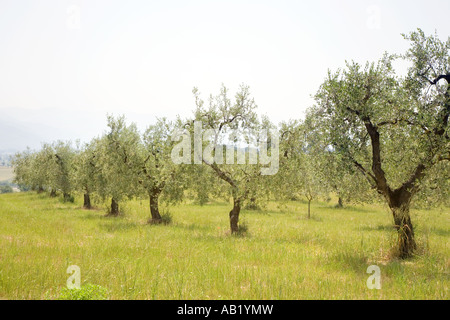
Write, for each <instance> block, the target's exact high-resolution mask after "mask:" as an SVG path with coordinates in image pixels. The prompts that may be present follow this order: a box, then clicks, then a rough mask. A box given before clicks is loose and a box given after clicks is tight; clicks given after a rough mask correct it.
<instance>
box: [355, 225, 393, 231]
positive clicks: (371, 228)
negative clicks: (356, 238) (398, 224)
mask: <svg viewBox="0 0 450 320" xmlns="http://www.w3.org/2000/svg"><path fill="white" fill-rule="evenodd" d="M357 229H358V230H359V231H396V230H395V228H394V226H393V225H392V224H389V225H384V224H380V225H378V226H364V227H362V228H357Z"/></svg>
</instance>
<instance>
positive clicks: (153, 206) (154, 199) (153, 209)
mask: <svg viewBox="0 0 450 320" xmlns="http://www.w3.org/2000/svg"><path fill="white" fill-rule="evenodd" d="M159 195H160V192H157V191H153V192H149V196H150V214H151V215H152V217H151V219H150V220H149V221H148V222H149V223H151V224H160V223H162V217H161V214H160V213H159V204H158V203H159Z"/></svg>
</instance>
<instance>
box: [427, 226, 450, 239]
mask: <svg viewBox="0 0 450 320" xmlns="http://www.w3.org/2000/svg"><path fill="white" fill-rule="evenodd" d="M430 233H434V234H435V235H437V236H442V237H449V236H450V230H448V229H440V228H431V229H430Z"/></svg>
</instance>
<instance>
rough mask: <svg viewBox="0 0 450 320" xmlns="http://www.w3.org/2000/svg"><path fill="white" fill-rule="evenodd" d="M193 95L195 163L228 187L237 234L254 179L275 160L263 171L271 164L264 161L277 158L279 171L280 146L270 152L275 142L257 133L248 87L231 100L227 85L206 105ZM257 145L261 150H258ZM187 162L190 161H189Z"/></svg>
mask: <svg viewBox="0 0 450 320" xmlns="http://www.w3.org/2000/svg"><path fill="white" fill-rule="evenodd" d="M193 93H194V96H195V101H196V107H197V109H196V111H195V121H193V122H192V126H191V128H190V129H191V132H194V152H193V153H192V155H193V163H194V164H202V163H203V164H204V165H206V166H208V167H209V168H210V169H211V170H212V171H213V172H214V174H215V175H217V177H219V178H220V179H221V180H223V181H224V182H225V183H226V184H227V185H228V186H229V188H230V193H231V197H232V199H233V208H232V209H231V211H230V213H229V218H230V229H231V233H232V234H235V233H238V232H239V214H240V211H241V207H242V205H243V202H244V201H245V200H246V199H247V198H248V196H249V194H250V191H251V188H252V187H253V186H255V180H257V179H260V178H261V176H262V175H264V172H265V170H264V169H267V170H270V169H272V168H273V167H272V165H273V164H274V163H273V161H271V162H270V165H271V168H261V164H268V163H266V161H265V160H266V159H265V158H270V160H272V158H273V157H274V156H276V164H275V165H276V171H278V153H277V148H278V146H276V148H273V149H271V146H272V145H275V144H276V142H275V141H272V142H271V143H269V144H268V141H269V137H268V135H266V136H259V135H258V134H256V135H255V134H254V133H255V132H259V131H260V130H261V126H260V125H261V124H260V122H259V121H258V118H257V115H256V113H255V109H256V104H255V102H254V99H253V98H251V97H250V92H249V88H248V87H247V86H244V85H242V86H241V87H240V89H239V91H238V92H237V93H236V95H235V97H234V100H232V99H230V97H229V93H228V89H227V88H226V87H225V86H222V88H221V91H220V93H219V94H218V95H217V96H212V95H211V96H210V97H209V100H208V102H207V103H205V102H204V101H203V100H202V99H201V98H200V94H199V92H198V90H197V89H196V88H195V89H194V90H193ZM258 143H260V146H262V147H260V148H257V146H258ZM198 147H200V149H198ZM203 147H205V148H203ZM269 153H270V156H269ZM247 155H248V161H246V159H247ZM189 156H190V154H189ZM258 156H259V161H258V162H257V161H255V160H256V158H257V157H258ZM262 159H263V161H261V160H262ZM187 160H188V162H190V161H191V159H190V158H188V159H187ZM274 173H276V172H274ZM200 183H201V182H200Z"/></svg>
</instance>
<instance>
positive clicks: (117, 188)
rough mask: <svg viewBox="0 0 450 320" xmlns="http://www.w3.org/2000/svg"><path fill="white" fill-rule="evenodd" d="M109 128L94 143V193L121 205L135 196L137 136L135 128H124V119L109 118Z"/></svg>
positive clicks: (129, 126) (133, 125) (131, 126)
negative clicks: (95, 172)
mask: <svg viewBox="0 0 450 320" xmlns="http://www.w3.org/2000/svg"><path fill="white" fill-rule="evenodd" d="M108 128H109V131H108V132H106V134H105V135H103V136H102V137H101V138H100V139H97V140H96V141H95V151H94V152H95V159H96V160H95V166H96V167H97V168H98V172H97V174H96V176H95V177H96V191H97V193H98V194H99V195H100V196H102V197H103V198H106V197H110V198H113V199H115V200H116V201H117V202H121V201H122V200H125V199H128V198H131V197H133V196H135V195H136V194H137V193H138V185H139V183H138V171H139V169H138V168H137V165H136V164H137V163H138V160H137V159H138V153H137V152H138V145H139V143H140V135H139V133H138V130H137V128H136V125H135V124H131V125H128V126H127V124H126V123H125V118H124V117H118V118H117V119H116V118H114V117H113V116H108Z"/></svg>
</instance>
